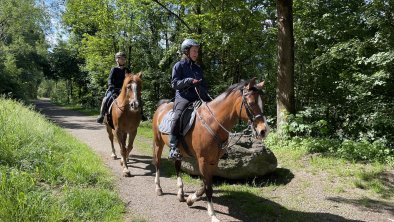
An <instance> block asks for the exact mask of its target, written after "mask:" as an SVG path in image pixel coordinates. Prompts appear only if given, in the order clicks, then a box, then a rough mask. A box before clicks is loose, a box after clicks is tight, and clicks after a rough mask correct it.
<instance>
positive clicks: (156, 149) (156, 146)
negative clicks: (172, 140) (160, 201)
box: [153, 135, 164, 196]
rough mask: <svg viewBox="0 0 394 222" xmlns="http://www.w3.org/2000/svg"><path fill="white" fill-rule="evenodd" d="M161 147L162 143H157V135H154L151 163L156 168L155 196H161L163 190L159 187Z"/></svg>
mask: <svg viewBox="0 0 394 222" xmlns="http://www.w3.org/2000/svg"><path fill="white" fill-rule="evenodd" d="M163 146H164V143H163V142H162V141H161V142H160V141H158V138H157V135H155V136H154V141H153V163H154V164H155V167H156V176H155V185H156V194H157V196H161V195H163V190H162V189H161V186H160V159H161V154H162V152H163Z"/></svg>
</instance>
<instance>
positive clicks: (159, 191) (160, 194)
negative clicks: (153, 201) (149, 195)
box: [156, 188, 163, 196]
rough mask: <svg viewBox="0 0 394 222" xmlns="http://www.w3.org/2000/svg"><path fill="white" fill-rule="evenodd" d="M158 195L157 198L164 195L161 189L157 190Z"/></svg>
mask: <svg viewBox="0 0 394 222" xmlns="http://www.w3.org/2000/svg"><path fill="white" fill-rule="evenodd" d="M156 195H157V196H162V195H163V190H162V189H161V188H158V189H156Z"/></svg>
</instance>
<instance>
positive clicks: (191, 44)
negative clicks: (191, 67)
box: [181, 39, 200, 55]
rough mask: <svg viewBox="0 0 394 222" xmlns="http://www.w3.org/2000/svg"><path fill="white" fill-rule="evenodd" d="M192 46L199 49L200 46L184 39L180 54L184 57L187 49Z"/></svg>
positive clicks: (191, 40)
mask: <svg viewBox="0 0 394 222" xmlns="http://www.w3.org/2000/svg"><path fill="white" fill-rule="evenodd" d="M193 46H197V47H199V46H200V44H198V42H196V41H195V40H194V39H185V40H184V41H183V42H182V45H181V51H182V53H183V54H185V55H186V54H187V53H188V51H189V49H190V48H191V47H193Z"/></svg>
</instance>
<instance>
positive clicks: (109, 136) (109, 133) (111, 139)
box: [107, 126, 118, 160]
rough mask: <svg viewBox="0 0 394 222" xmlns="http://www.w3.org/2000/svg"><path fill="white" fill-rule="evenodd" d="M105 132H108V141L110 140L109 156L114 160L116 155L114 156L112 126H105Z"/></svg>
mask: <svg viewBox="0 0 394 222" xmlns="http://www.w3.org/2000/svg"><path fill="white" fill-rule="evenodd" d="M107 133H108V138H109V141H111V149H112V154H111V157H112V159H114V160H116V159H117V158H118V157H117V156H116V152H115V147H114V132H113V131H112V128H111V127H109V126H107Z"/></svg>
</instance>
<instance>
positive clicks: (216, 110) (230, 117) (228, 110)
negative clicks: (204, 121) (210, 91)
mask: <svg viewBox="0 0 394 222" xmlns="http://www.w3.org/2000/svg"><path fill="white" fill-rule="evenodd" d="M238 93H239V92H233V93H231V94H230V95H228V96H227V97H224V96H219V97H217V98H216V99H214V100H213V101H212V102H210V103H208V104H207V105H208V106H209V108H210V109H211V111H212V113H213V115H214V117H215V118H216V120H217V121H218V122H219V123H220V124H221V125H223V126H224V127H225V128H226V129H227V130H231V129H232V128H233V127H234V125H235V124H236V122H237V121H238V119H239V117H238V112H239V110H237V109H239V108H240V106H241V97H240V96H239V95H238ZM208 115H212V114H208ZM215 122H216V121H215Z"/></svg>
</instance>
